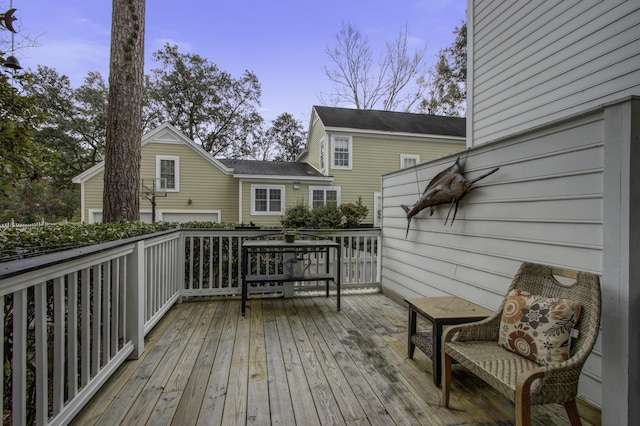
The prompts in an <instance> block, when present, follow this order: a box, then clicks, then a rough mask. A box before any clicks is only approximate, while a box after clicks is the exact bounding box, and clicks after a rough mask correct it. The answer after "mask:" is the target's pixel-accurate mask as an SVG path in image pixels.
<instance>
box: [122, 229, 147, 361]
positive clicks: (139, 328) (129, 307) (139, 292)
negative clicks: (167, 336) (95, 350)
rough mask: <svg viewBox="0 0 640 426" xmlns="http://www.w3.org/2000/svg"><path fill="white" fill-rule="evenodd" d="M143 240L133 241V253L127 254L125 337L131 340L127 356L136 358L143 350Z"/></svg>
mask: <svg viewBox="0 0 640 426" xmlns="http://www.w3.org/2000/svg"><path fill="white" fill-rule="evenodd" d="M144 287H145V267H144V241H138V242H137V243H135V246H134V249H133V253H131V254H130V255H128V256H127V289H126V303H125V309H126V314H127V326H126V331H127V338H128V339H130V340H131V341H132V342H133V346H134V349H133V352H132V353H131V355H130V356H129V358H133V359H138V358H139V357H140V355H142V352H144V321H145V318H144V316H145V315H144V306H145V300H144Z"/></svg>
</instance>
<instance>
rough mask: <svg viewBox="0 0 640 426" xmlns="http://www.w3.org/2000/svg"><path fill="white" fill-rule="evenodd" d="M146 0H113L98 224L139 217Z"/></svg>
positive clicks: (137, 218) (132, 219)
mask: <svg viewBox="0 0 640 426" xmlns="http://www.w3.org/2000/svg"><path fill="white" fill-rule="evenodd" d="M144 14H145V0H113V14H112V24H111V63H110V68H109V109H108V114H107V137H106V147H105V167H104V195H103V219H102V220H103V221H104V222H115V221H120V220H129V221H135V220H139V219H140V198H139V191H140V146H141V140H142V93H143V92H142V90H143V80H144Z"/></svg>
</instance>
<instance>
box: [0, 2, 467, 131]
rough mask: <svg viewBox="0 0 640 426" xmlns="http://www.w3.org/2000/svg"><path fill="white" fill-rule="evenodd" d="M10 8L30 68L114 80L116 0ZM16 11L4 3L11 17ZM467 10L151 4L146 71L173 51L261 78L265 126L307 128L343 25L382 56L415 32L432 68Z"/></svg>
mask: <svg viewBox="0 0 640 426" xmlns="http://www.w3.org/2000/svg"><path fill="white" fill-rule="evenodd" d="M11 1H12V2H13V7H14V8H16V9H17V12H16V16H17V17H18V21H17V22H16V25H17V26H18V28H20V32H21V33H24V34H29V35H30V36H31V37H32V38H35V39H36V40H37V46H36V47H32V48H26V49H20V50H19V51H17V52H16V56H17V57H18V59H19V60H20V63H21V64H22V66H23V67H24V68H32V69H35V68H36V67H37V65H39V64H40V65H46V66H49V67H51V68H54V69H56V70H57V71H58V73H60V74H64V75H67V76H68V77H69V78H70V79H71V83H72V85H73V86H78V85H80V84H82V82H83V80H84V77H85V76H86V74H87V72H89V71H99V72H100V73H102V75H103V77H104V78H105V80H107V79H108V73H109V70H108V66H109V36H110V30H111V1H109V0H60V1H52V0H11ZM9 3H10V2H9V1H7V0H4V1H1V2H0V4H1V5H2V6H3V7H5V8H8V6H9ZM466 6H467V1H466V0H433V1H429V0H396V1H390V0H324V1H317V0H316V1H310V0H229V1H194V0H181V1H174V2H167V1H162V0H147V5H146V28H145V69H146V70H147V71H148V70H150V69H152V68H155V67H156V66H157V63H155V62H154V61H153V60H152V59H151V53H152V52H155V51H157V50H159V49H160V48H162V46H163V45H164V44H165V43H171V44H177V45H178V46H179V51H180V52H182V53H195V54H198V55H200V56H202V57H205V58H207V59H208V60H210V61H211V62H213V63H215V64H216V65H217V66H218V67H219V68H220V69H222V70H225V71H228V72H230V73H231V74H232V75H233V76H234V77H240V76H241V75H242V73H243V72H244V71H245V70H250V71H253V72H254V73H255V74H256V75H257V77H258V80H259V81H260V83H261V85H262V110H261V113H262V116H263V117H264V118H265V120H267V121H269V120H273V119H274V118H276V117H277V116H278V115H279V114H281V113H283V112H289V113H291V114H293V116H294V117H296V118H297V119H299V120H302V122H303V125H304V126H305V127H306V126H307V124H308V120H309V113H310V111H311V107H312V105H314V104H320V100H319V95H320V94H321V93H325V94H327V93H330V92H331V87H332V85H331V83H330V82H329V81H328V79H327V78H326V76H325V75H324V73H323V71H322V67H323V65H329V64H330V62H329V60H328V58H327V57H326V55H325V53H324V52H325V47H326V45H327V43H331V42H332V40H333V39H334V36H335V34H336V33H337V32H338V31H339V30H340V29H341V27H342V23H343V22H345V23H350V24H351V25H353V26H355V27H356V28H358V29H359V30H360V31H361V32H362V33H363V34H364V35H366V36H367V37H368V38H369V43H370V46H371V48H372V49H373V50H374V52H375V53H376V54H378V53H379V52H381V51H382V50H383V49H384V43H385V42H392V41H393V40H394V39H395V38H396V37H397V35H398V34H399V32H400V31H401V29H402V28H403V27H404V25H405V24H406V25H407V26H408V28H409V32H410V34H411V40H410V42H411V43H412V47H420V46H425V45H426V47H427V55H426V56H427V60H428V63H429V64H431V63H432V62H433V59H434V58H435V55H436V54H437V53H438V51H439V50H440V49H442V48H444V47H447V46H449V45H450V44H451V42H452V41H453V39H454V35H453V33H452V31H453V29H454V27H456V26H459V25H460V23H461V21H462V20H464V19H465V10H466ZM19 37H20V36H19V35H18V36H17V38H16V43H19Z"/></svg>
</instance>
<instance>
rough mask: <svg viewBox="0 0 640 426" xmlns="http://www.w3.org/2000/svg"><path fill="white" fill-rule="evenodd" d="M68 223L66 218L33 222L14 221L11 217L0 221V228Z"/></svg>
mask: <svg viewBox="0 0 640 426" xmlns="http://www.w3.org/2000/svg"><path fill="white" fill-rule="evenodd" d="M67 223H69V221H67V220H63V221H62V222H46V221H45V220H44V219H41V220H40V221H39V222H33V223H16V222H15V221H14V220H13V218H11V221H10V222H7V223H0V229H2V228H36V227H38V226H45V225H66V224H67Z"/></svg>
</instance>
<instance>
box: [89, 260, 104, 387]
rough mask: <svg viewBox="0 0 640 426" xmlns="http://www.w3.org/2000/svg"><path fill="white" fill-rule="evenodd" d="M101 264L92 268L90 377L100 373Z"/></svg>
mask: <svg viewBox="0 0 640 426" xmlns="http://www.w3.org/2000/svg"><path fill="white" fill-rule="evenodd" d="M101 308H102V264H99V265H94V266H93V306H92V313H93V315H92V318H93V319H92V321H91V328H92V330H91V331H92V338H91V340H92V341H91V375H92V376H94V377H95V376H96V375H97V374H98V372H99V371H100V367H101V365H100V323H101V318H102V312H101V311H102V309H101Z"/></svg>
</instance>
